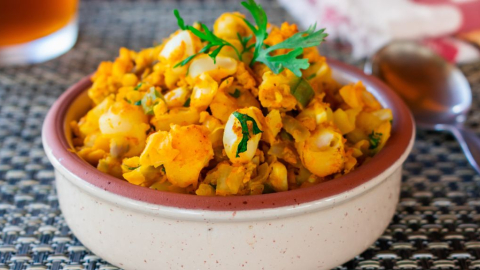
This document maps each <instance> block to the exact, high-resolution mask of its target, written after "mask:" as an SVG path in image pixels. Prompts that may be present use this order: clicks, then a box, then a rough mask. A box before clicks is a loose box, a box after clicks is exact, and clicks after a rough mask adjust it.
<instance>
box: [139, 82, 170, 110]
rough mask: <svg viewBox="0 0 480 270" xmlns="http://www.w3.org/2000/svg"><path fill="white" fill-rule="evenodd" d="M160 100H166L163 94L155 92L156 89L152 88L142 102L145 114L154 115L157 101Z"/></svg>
mask: <svg viewBox="0 0 480 270" xmlns="http://www.w3.org/2000/svg"><path fill="white" fill-rule="evenodd" d="M159 98H160V99H162V100H165V99H164V98H163V96H162V94H160V93H159V92H158V91H157V90H155V87H151V88H150V90H149V91H148V92H147V93H145V95H144V96H143V98H142V100H141V105H142V108H143V112H145V114H147V115H153V107H154V106H155V105H156V104H157V103H158V101H157V99H159Z"/></svg>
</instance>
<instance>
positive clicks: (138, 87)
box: [133, 83, 142, 91]
mask: <svg viewBox="0 0 480 270" xmlns="http://www.w3.org/2000/svg"><path fill="white" fill-rule="evenodd" d="M140 87H142V83H139V84H137V86H135V88H133V90H135V91H138V89H140Z"/></svg>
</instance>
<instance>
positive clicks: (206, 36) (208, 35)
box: [173, 9, 242, 67]
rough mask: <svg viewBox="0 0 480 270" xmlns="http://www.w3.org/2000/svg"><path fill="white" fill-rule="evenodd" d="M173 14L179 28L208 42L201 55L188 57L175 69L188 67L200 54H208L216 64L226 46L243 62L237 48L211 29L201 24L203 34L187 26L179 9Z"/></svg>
mask: <svg viewBox="0 0 480 270" xmlns="http://www.w3.org/2000/svg"><path fill="white" fill-rule="evenodd" d="M173 14H174V15H175V17H176V18H177V24H178V27H180V29H182V30H189V31H190V32H192V33H193V34H194V35H195V36H197V37H199V38H200V39H201V40H203V41H206V42H207V45H206V46H205V47H203V49H201V50H200V52H199V53H197V54H194V55H191V56H189V57H187V58H186V59H184V60H183V61H181V62H179V63H177V64H176V65H175V67H178V66H184V65H186V64H187V63H188V62H190V60H192V59H193V58H195V56H197V55H198V54H200V53H208V55H209V56H210V57H211V58H212V59H213V62H214V63H216V59H217V55H218V53H220V51H221V50H222V48H223V47H225V46H228V47H232V48H233V49H234V50H235V53H236V54H237V56H238V59H240V60H242V54H241V53H240V52H239V51H238V50H237V48H236V47H235V46H233V45H232V44H231V43H230V42H228V41H226V40H224V39H221V38H219V37H217V36H216V35H215V34H214V33H213V32H212V31H211V30H210V29H208V27H207V26H206V25H205V24H203V23H200V26H201V28H202V30H203V32H202V31H200V30H198V29H197V28H195V27H193V26H191V25H187V24H185V21H184V20H183V18H182V17H181V16H180V12H178V10H177V9H175V10H174V11H173ZM211 49H213V51H211V52H210V50H211Z"/></svg>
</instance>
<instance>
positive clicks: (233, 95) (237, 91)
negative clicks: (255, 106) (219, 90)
mask: <svg viewBox="0 0 480 270" xmlns="http://www.w3.org/2000/svg"><path fill="white" fill-rule="evenodd" d="M228 94H229V95H230V96H232V97H234V98H239V97H240V95H241V94H242V92H240V90H238V89H236V88H235V92H233V93H228Z"/></svg>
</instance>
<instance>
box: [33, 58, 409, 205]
mask: <svg viewBox="0 0 480 270" xmlns="http://www.w3.org/2000/svg"><path fill="white" fill-rule="evenodd" d="M327 61H328V64H329V65H330V67H331V68H332V69H334V70H336V71H338V72H339V73H341V74H345V75H347V76H350V77H351V78H354V79H356V80H361V81H362V82H363V84H364V85H365V86H367V88H369V90H370V91H372V90H373V92H375V93H376V94H377V96H380V97H381V103H383V104H382V105H383V106H384V107H386V108H390V109H391V110H392V112H393V115H394V121H393V124H392V135H391V137H390V138H389V140H388V141H387V143H386V144H385V146H384V148H383V149H382V151H380V152H379V153H378V154H376V155H375V157H373V158H372V159H371V161H370V162H369V163H367V164H364V165H362V166H360V167H359V168H357V169H356V170H354V171H353V172H351V173H349V174H347V175H344V176H342V177H339V178H337V179H335V180H331V181H327V182H323V183H319V184H316V185H313V186H311V187H307V188H302V189H296V190H290V191H287V192H278V193H270V194H261V195H248V196H227V197H220V196H212V197H206V196H197V195H191V194H178V193H172V192H164V191H158V190H153V189H149V188H146V187H141V186H137V185H133V184H130V183H128V182H127V181H124V180H122V179H119V178H116V177H114V176H111V175H108V174H106V173H103V172H101V171H99V170H97V169H96V168H95V167H93V166H91V165H90V164H88V163H87V162H85V161H84V160H82V159H81V158H80V157H79V156H78V155H77V154H76V153H75V151H72V150H71V149H70V146H69V144H68V141H67V138H66V136H65V128H66V123H65V116H66V112H67V111H68V110H69V108H70V104H71V103H72V102H73V101H74V100H75V99H76V98H77V97H78V96H79V95H80V94H81V93H83V92H84V91H86V90H87V89H88V87H90V85H91V84H92V82H91V76H87V77H84V78H83V79H81V80H80V81H79V82H77V83H75V84H74V85H73V86H71V87H70V88H68V89H67V90H66V91H65V92H64V93H63V94H62V95H61V96H60V97H59V98H58V99H57V101H56V102H55V103H54V104H53V106H52V107H51V108H50V110H49V112H48V114H47V117H46V118H45V122H44V124H43V129H42V137H43V142H44V144H45V145H44V147H45V150H46V151H50V153H49V154H51V155H49V158H54V159H55V160H56V161H58V162H52V163H53V164H54V165H58V164H59V165H58V166H63V167H64V168H65V169H66V170H67V171H68V172H70V173H71V174H74V175H75V176H77V177H78V178H80V179H82V180H84V181H85V182H87V183H89V184H92V185H94V186H96V187H98V188H101V189H103V190H105V191H108V192H111V193H114V194H117V195H120V196H123V197H127V198H130V199H133V200H137V201H141V202H146V203H151V204H155V205H162V206H169V207H177V208H184V209H202V210H211V211H238V210H258V209H267V208H277V207H284V206H292V205H293V206H295V205H299V204H302V203H307V202H312V201H316V200H320V199H324V198H328V197H331V196H334V195H338V194H340V193H343V192H347V191H349V190H351V189H353V188H355V187H358V186H360V185H362V184H364V183H366V182H368V181H370V180H371V179H374V178H375V177H377V176H379V175H380V174H381V173H382V172H384V171H385V170H387V169H388V168H390V167H391V166H393V165H394V164H395V163H396V162H397V161H398V160H399V159H400V158H401V157H402V156H404V153H405V152H406V151H408V150H409V146H410V143H411V141H412V139H413V138H414V136H415V135H414V134H415V125H414V121H413V117H412V115H411V113H410V111H409V109H408V108H407V106H406V105H405V103H404V102H403V101H402V100H401V99H400V98H399V97H398V96H397V94H396V93H395V92H394V91H393V90H391V89H390V88H389V87H388V86H387V85H386V84H384V83H383V82H381V81H380V80H379V79H377V78H375V77H373V76H370V75H367V74H365V73H363V71H361V70H360V69H358V68H356V67H354V66H351V65H348V64H345V63H342V62H340V61H338V60H334V59H329V58H327Z"/></svg>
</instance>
